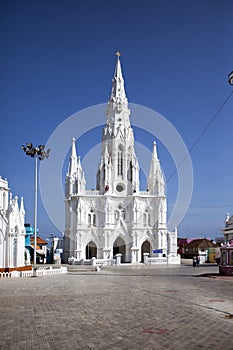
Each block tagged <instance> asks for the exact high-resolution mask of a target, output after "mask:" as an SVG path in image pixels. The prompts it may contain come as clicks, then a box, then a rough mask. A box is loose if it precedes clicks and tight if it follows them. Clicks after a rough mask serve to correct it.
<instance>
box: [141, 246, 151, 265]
mask: <svg viewBox="0 0 233 350" xmlns="http://www.w3.org/2000/svg"><path fill="white" fill-rule="evenodd" d="M144 253H149V254H151V244H150V242H149V241H145V242H144V243H143V244H142V249H141V261H142V262H143V254H144Z"/></svg>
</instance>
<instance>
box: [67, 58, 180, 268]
mask: <svg viewBox="0 0 233 350" xmlns="http://www.w3.org/2000/svg"><path fill="white" fill-rule="evenodd" d="M152 148H153V150H152V158H151V165H150V171H149V175H148V181H147V183H148V185H147V186H148V187H147V191H141V190H140V178H139V170H140V167H139V161H138V158H137V156H136V154H135V147H134V133H133V129H132V128H131V125H130V110H129V106H128V100H127V97H126V93H125V88H124V79H123V76H122V69H121V62H120V53H117V61H116V68H115V73H114V77H113V79H112V90H111V95H110V98H109V101H108V104H107V112H106V125H105V127H104V128H103V132H102V149H101V155H100V162H99V166H98V169H97V174H96V190H87V189H86V181H85V175H84V171H83V168H82V165H81V161H80V157H78V156H77V153H76V146H75V139H73V140H72V148H71V155H70V161H69V168H68V172H67V175H66V180H65V232H64V257H65V261H67V260H68V259H69V258H71V257H73V258H75V259H76V260H77V261H85V260H91V259H93V258H96V259H104V260H105V261H106V260H107V259H112V260H113V261H114V258H115V257H116V256H118V257H119V256H120V257H121V258H120V259H121V263H140V262H145V256H147V259H148V260H147V261H149V262H150V261H151V262H155V263H156V261H157V262H159V261H160V262H166V263H171V264H174V263H180V257H179V256H178V255H177V231H176V230H175V231H174V232H169V231H168V229H167V199H166V192H165V179H164V175H163V171H162V169H161V166H160V161H159V159H158V155H157V149H156V142H154V144H153V145H152Z"/></svg>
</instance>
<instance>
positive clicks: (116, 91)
mask: <svg viewBox="0 0 233 350" xmlns="http://www.w3.org/2000/svg"><path fill="white" fill-rule="evenodd" d="M116 56H117V61H116V68H115V73H114V77H113V79H112V92H111V96H110V99H109V101H110V102H115V103H117V104H124V103H128V101H127V98H126V94H125V87H124V79H123V76H122V69H121V61H120V56H121V53H120V52H119V51H117V52H116Z"/></svg>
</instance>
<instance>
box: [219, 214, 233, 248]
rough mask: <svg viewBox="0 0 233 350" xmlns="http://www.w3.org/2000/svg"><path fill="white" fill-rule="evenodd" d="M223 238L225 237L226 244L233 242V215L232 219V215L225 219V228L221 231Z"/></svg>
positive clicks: (227, 215)
mask: <svg viewBox="0 0 233 350" xmlns="http://www.w3.org/2000/svg"><path fill="white" fill-rule="evenodd" d="M221 231H222V233H223V236H224V242H225V243H229V242H231V241H233V215H232V216H231V217H230V214H229V213H227V214H226V219H225V227H224V228H222V229H221Z"/></svg>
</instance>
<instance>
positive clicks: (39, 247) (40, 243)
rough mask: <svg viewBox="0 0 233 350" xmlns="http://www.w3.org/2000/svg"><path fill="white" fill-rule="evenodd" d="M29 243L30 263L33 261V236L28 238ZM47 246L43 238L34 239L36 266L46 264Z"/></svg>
mask: <svg viewBox="0 0 233 350" xmlns="http://www.w3.org/2000/svg"><path fill="white" fill-rule="evenodd" d="M30 243H31V247H30V248H31V261H33V257H34V247H35V245H34V236H31V237H30ZM47 244H48V242H46V241H45V240H44V239H43V238H41V237H39V236H37V238H36V262H37V263H38V264H45V263H46V257H47V247H46V246H47Z"/></svg>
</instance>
